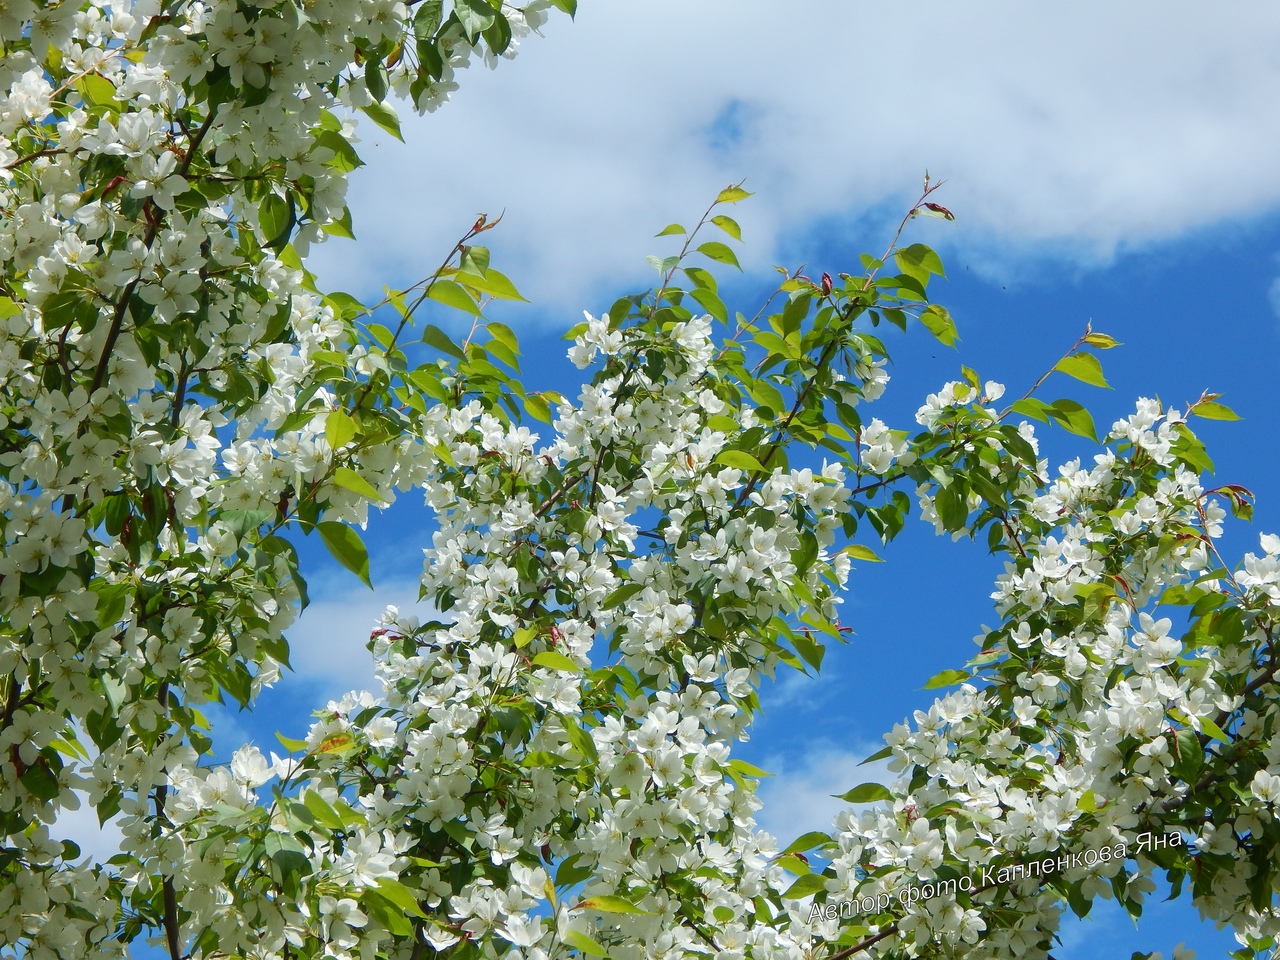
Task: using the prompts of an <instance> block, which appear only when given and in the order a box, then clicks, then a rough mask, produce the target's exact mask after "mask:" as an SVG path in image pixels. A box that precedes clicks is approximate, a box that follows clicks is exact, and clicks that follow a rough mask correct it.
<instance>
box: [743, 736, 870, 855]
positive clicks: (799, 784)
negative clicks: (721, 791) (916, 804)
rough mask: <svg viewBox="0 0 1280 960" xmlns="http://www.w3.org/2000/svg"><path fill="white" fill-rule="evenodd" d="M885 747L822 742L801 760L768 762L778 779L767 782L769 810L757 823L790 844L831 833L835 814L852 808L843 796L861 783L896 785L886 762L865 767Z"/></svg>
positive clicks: (777, 757)
mask: <svg viewBox="0 0 1280 960" xmlns="http://www.w3.org/2000/svg"><path fill="white" fill-rule="evenodd" d="M882 746H883V744H873V743H855V744H846V745H840V744H837V743H835V742H833V741H819V742H817V743H814V744H811V745H810V747H809V749H808V750H806V751H805V752H804V754H803V755H801V756H783V755H775V756H773V757H769V758H767V759H766V760H765V769H766V770H768V771H769V772H770V773H772V774H773V776H772V777H770V778H768V779H767V780H763V781H761V784H760V789H759V796H760V799H761V800H763V801H764V808H763V809H762V810H760V812H759V813H757V814H756V820H757V822H758V823H759V824H760V826H761V827H762V828H763V829H764V830H767V831H768V832H769V833H771V834H773V835H774V836H775V837H777V838H778V840H779V841H780V842H781V843H784V844H785V843H790V842H791V841H792V840H794V839H795V838H796V837H798V836H800V835H801V834H802V833H807V832H808V831H810V830H821V831H824V832H825V831H830V830H831V824H832V821H833V820H834V819H835V815H836V814H837V813H839V812H840V811H841V810H843V809H845V808H846V807H848V806H849V804H848V803H846V802H845V801H843V800H840V799H839V795H840V794H842V793H846V792H847V791H849V790H850V789H852V788H853V787H856V786H857V785H858V784H860V783H884V784H890V783H892V782H893V781H894V779H895V777H896V774H894V773H891V772H890V770H889V767H888V761H886V760H876V761H873V762H872V763H868V764H866V765H865V766H863V765H861V764H862V761H863V760H865V759H866V758H867V757H869V756H871V755H872V754H873V753H876V752H877V751H879V750H880V748H881V747H882Z"/></svg>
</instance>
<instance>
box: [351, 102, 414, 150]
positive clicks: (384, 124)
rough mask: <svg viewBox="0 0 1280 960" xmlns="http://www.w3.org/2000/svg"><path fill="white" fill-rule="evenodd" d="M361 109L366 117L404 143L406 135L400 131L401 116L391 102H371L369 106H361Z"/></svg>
mask: <svg viewBox="0 0 1280 960" xmlns="http://www.w3.org/2000/svg"><path fill="white" fill-rule="evenodd" d="M360 109H361V110H362V111H363V112H364V115H365V116H366V117H368V118H369V119H370V120H372V121H373V122H374V123H376V124H377V125H378V126H380V127H381V128H382V129H383V130H385V131H387V133H389V134H391V135H392V136H393V137H395V138H396V139H397V140H399V141H400V142H401V143H404V136H403V135H402V134H401V133H400V118H399V117H397V116H396V112H395V110H393V109H392V108H391V106H390V104H386V103H371V104H369V105H368V106H367V107H361V108H360Z"/></svg>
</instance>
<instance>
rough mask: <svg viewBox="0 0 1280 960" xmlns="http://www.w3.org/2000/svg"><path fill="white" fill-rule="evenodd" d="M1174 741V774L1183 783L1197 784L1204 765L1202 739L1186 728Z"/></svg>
mask: <svg viewBox="0 0 1280 960" xmlns="http://www.w3.org/2000/svg"><path fill="white" fill-rule="evenodd" d="M1174 740H1175V742H1174V744H1173V746H1174V749H1175V753H1174V762H1173V773H1174V775H1175V776H1176V777H1177V778H1178V779H1179V780H1181V781H1182V782H1183V783H1195V782H1196V778H1197V777H1198V776H1199V775H1200V767H1201V766H1202V765H1203V763H1204V751H1203V750H1202V749H1201V747H1200V738H1199V737H1197V736H1196V732H1195V731H1194V730H1192V729H1190V728H1188V727H1184V728H1183V729H1181V730H1179V731H1178V733H1177V735H1176V737H1175V738H1174Z"/></svg>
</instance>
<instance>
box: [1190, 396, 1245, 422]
mask: <svg viewBox="0 0 1280 960" xmlns="http://www.w3.org/2000/svg"><path fill="white" fill-rule="evenodd" d="M1187 412H1188V413H1193V414H1195V415H1196V416H1197V417H1204V418H1205V419H1206V420H1239V419H1241V417H1240V416H1239V415H1238V414H1237V413H1236V412H1235V411H1234V410H1232V409H1231V408H1230V407H1228V406H1227V405H1226V404H1222V403H1214V402H1213V401H1212V400H1206V401H1205V402H1204V403H1197V404H1196V405H1195V406H1193V407H1192V408H1191V409H1190V410H1189V411H1187Z"/></svg>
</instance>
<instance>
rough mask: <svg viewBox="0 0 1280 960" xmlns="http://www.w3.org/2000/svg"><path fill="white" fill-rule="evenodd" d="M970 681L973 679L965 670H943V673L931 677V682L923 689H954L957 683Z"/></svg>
mask: <svg viewBox="0 0 1280 960" xmlns="http://www.w3.org/2000/svg"><path fill="white" fill-rule="evenodd" d="M970 679H972V678H971V677H970V675H969V674H968V672H966V671H964V670H943V671H942V672H941V673H938V674H935V675H934V676H932V677H930V678H929V682H928V683H926V684H925V685H924V687H922V688H921V689H924V690H937V689H939V688H941V687H954V686H955V685H956V684H957V683H964V682H965V681H966V680H970Z"/></svg>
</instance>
